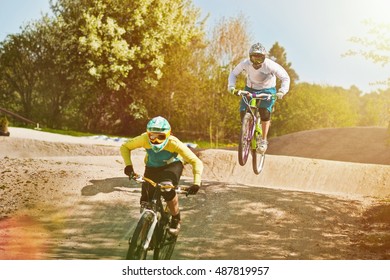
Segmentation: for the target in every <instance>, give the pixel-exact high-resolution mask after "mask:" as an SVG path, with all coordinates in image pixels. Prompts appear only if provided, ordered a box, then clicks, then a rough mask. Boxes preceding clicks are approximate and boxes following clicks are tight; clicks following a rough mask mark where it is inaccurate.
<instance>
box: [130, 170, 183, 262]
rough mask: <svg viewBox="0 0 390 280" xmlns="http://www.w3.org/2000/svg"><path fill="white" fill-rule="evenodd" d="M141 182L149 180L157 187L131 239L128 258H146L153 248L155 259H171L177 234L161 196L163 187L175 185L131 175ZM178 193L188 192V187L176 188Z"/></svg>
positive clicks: (167, 187) (168, 187)
mask: <svg viewBox="0 0 390 280" xmlns="http://www.w3.org/2000/svg"><path fill="white" fill-rule="evenodd" d="M131 179H134V180H135V181H137V182H139V183H143V182H148V183H149V184H150V185H152V186H153V187H155V188H156V191H155V192H154V195H153V198H152V200H151V201H150V202H149V203H148V204H147V205H145V208H144V210H143V212H142V213H141V217H140V218H139V220H138V224H137V227H136V228H135V230H134V233H133V236H132V237H131V238H130V239H129V250H128V252H127V255H126V259H127V260H145V259H146V255H147V253H148V251H152V250H153V259H154V260H169V259H170V258H171V256H172V253H173V249H174V248H175V245H176V240H177V236H175V235H172V234H171V233H170V232H169V231H168V229H169V222H170V220H171V214H170V213H169V210H168V206H167V205H166V203H165V202H163V200H162V198H161V190H162V189H170V188H175V187H174V186H173V185H161V184H159V183H155V182H154V181H152V180H151V179H148V178H146V177H144V176H141V175H135V176H134V177H131ZM175 189H176V193H184V194H187V188H183V187H181V188H175Z"/></svg>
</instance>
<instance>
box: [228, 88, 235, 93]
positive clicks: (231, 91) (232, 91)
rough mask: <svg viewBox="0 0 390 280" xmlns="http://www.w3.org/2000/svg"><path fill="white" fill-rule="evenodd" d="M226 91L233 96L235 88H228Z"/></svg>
mask: <svg viewBox="0 0 390 280" xmlns="http://www.w3.org/2000/svg"><path fill="white" fill-rule="evenodd" d="M228 91H229V92H230V93H231V94H235V93H236V88H235V87H229V88H228Z"/></svg>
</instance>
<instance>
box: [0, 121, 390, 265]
mask: <svg viewBox="0 0 390 280" xmlns="http://www.w3.org/2000/svg"><path fill="white" fill-rule="evenodd" d="M384 131H385V129H382V128H351V129H334V130H318V131H308V132H301V133H297V134H291V135H289V136H283V137H280V138H275V139H272V140H271V141H270V142H271V144H270V148H269V155H267V160H266V164H265V170H264V172H263V173H262V174H261V175H259V176H256V175H254V174H253V172H252V170H251V163H250V162H248V163H247V165H246V166H244V167H241V166H239V165H238V163H237V153H236V152H235V151H225V150H205V151H202V152H201V153H200V157H201V159H202V161H203V162H204V164H205V171H204V176H203V177H204V181H203V186H202V189H201V190H200V192H199V193H198V195H196V196H192V197H181V199H180V203H181V209H182V216H183V225H182V231H181V234H180V237H179V242H178V243H177V246H176V249H175V252H174V255H173V258H174V259H219V260H221V259H240V260H245V259H270V260H272V259H276V260H285V259H298V260H306V259H307V260H319V259H336V260H344V259H352V260H356V259H387V260H389V259H390V165H389V164H390V162H389V159H390V157H389V156H388V155H389V153H390V149H389V147H388V146H387V145H386V143H385V142H384V140H383V139H384V138H383V137H384V136H383V135H385V134H384ZM10 132H11V137H0V259H11V260H14V259H29V260H30V259H123V258H124V256H125V254H126V251H127V242H128V239H129V237H130V235H131V233H132V232H133V230H134V228H135V225H136V222H137V219H138V217H139V210H138V201H139V197H140V193H139V186H138V185H136V184H135V183H133V182H130V181H129V180H128V179H127V178H126V177H124V176H123V162H122V159H121V157H120V156H119V146H120V143H119V142H113V141H101V140H94V139H86V138H79V137H70V136H61V135H56V134H51V133H44V132H40V131H35V130H26V129H21V128H12V127H11V128H10ZM329 135H332V136H334V137H335V138H336V139H338V140H337V141H336V140H335V141H334V142H333V141H331V142H329V141H325V140H323V139H330V136H329ZM357 135H358V136H359V135H375V137H374V138H375V139H376V140H375V141H376V142H374V141H373V140H372V139H371V142H370V143H371V145H370V146H368V148H367V147H366V148H364V147H363V148H362V147H361V140H362V139H361V137H357ZM308 138H309V139H308ZM381 139H382V140H381ZM373 154H375V156H373ZM355 155H356V157H355ZM365 155H366V156H365ZM143 156H144V151H142V150H137V151H135V152H134V155H133V159H134V161H135V167H136V171H138V172H142V171H143V163H142V159H143ZM182 179H183V180H182V182H181V183H182V184H183V185H185V184H189V183H190V182H191V169H190V167H188V166H187V167H186V170H185V174H184V176H183V178H182Z"/></svg>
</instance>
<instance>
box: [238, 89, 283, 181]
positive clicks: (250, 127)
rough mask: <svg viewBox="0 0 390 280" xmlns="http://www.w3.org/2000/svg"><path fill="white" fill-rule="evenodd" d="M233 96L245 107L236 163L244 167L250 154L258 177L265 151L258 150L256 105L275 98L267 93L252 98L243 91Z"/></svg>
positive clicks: (260, 131) (260, 133) (260, 134)
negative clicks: (239, 97) (238, 98)
mask: <svg viewBox="0 0 390 280" xmlns="http://www.w3.org/2000/svg"><path fill="white" fill-rule="evenodd" d="M235 94H236V95H238V96H241V98H242V100H243V101H244V103H245V105H246V113H245V115H244V117H243V119H242V123H241V133H240V140H239V144H238V162H239V163H240V165H241V166H244V165H245V164H246V162H247V160H248V157H249V152H250V153H251V154H252V167H253V171H254V172H255V174H257V175H258V174H260V173H261V171H262V170H263V167H264V161H265V151H261V150H260V149H259V145H260V141H261V138H262V129H261V124H260V113H259V108H258V106H257V103H258V102H260V101H261V100H271V99H275V98H276V96H275V95H274V94H269V93H258V94H255V97H252V95H253V94H250V93H249V92H248V91H245V90H237V91H236V92H235ZM249 96H251V97H252V98H251V97H249Z"/></svg>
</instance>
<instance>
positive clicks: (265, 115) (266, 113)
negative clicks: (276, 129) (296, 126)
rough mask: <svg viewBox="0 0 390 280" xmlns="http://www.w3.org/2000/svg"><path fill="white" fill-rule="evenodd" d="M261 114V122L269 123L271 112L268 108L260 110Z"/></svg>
mask: <svg viewBox="0 0 390 280" xmlns="http://www.w3.org/2000/svg"><path fill="white" fill-rule="evenodd" d="M259 112H260V119H261V121H263V122H267V121H269V120H270V119H271V112H270V111H268V109H267V108H260V109H259Z"/></svg>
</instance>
